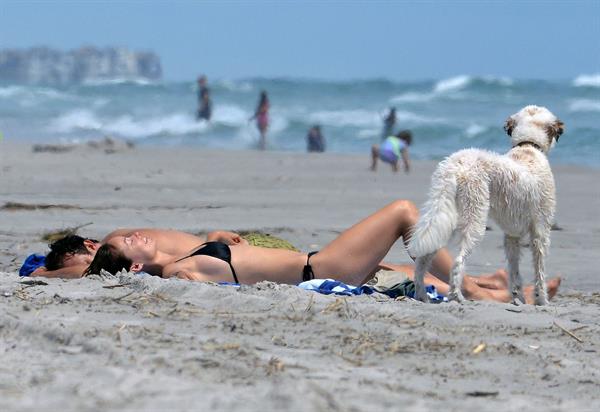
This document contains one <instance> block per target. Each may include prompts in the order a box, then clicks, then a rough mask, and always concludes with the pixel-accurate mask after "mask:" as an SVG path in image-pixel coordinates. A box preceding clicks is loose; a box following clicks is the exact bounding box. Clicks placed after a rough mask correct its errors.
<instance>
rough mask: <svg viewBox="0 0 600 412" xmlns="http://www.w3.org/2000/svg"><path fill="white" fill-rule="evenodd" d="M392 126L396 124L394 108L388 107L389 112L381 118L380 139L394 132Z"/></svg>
mask: <svg viewBox="0 0 600 412" xmlns="http://www.w3.org/2000/svg"><path fill="white" fill-rule="evenodd" d="M394 126H396V108H395V107H390V111H389V113H388V114H387V116H385V117H384V119H383V131H382V133H381V140H382V141H383V140H385V139H386V138H387V137H388V136H391V135H393V134H394Z"/></svg>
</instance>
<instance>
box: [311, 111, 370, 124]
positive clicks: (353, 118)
mask: <svg viewBox="0 0 600 412" xmlns="http://www.w3.org/2000/svg"><path fill="white" fill-rule="evenodd" d="M308 118H309V120H310V122H311V123H319V124H321V125H326V126H334V127H343V126H354V127H369V126H374V125H378V124H380V123H381V116H380V114H379V113H377V112H373V111H368V110H360V109H357V110H323V111H319V112H315V113H311V114H310V115H309V116H308Z"/></svg>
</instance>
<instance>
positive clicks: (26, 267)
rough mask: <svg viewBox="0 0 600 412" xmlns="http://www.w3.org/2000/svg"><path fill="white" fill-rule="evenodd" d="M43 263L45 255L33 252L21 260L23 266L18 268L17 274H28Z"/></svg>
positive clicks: (44, 262)
mask: <svg viewBox="0 0 600 412" xmlns="http://www.w3.org/2000/svg"><path fill="white" fill-rule="evenodd" d="M45 264H46V256H44V255H38V254H37V253H33V254H31V255H29V256H27V259H25V262H23V266H21V269H19V276H29V275H31V273H32V272H33V271H34V270H36V269H37V268H39V267H40V266H44V265H45Z"/></svg>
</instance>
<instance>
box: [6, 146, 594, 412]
mask: <svg viewBox="0 0 600 412" xmlns="http://www.w3.org/2000/svg"><path fill="white" fill-rule="evenodd" d="M105 149H106V148H105V147H97V148H92V147H88V146H81V147H76V148H74V149H73V150H70V151H67V152H62V153H54V152H45V151H42V152H38V153H34V152H32V148H31V145H25V144H22V145H19V144H14V143H11V142H9V141H6V140H5V141H0V305H1V309H0V319H1V323H0V353H2V362H1V364H0V396H1V398H2V406H1V408H2V410H6V411H8V410H11V411H12V410H32V411H33V410H40V409H42V410H59V409H60V410H78V411H81V410H162V409H168V410H189V409H194V410H223V411H229V410H245V411H246V410H247V411H264V410H288V411H321V410H323V411H325V410H327V411H331V410H340V411H377V410H398V409H406V410H433V409H441V408H444V409H448V410H467V411H471V410H472V411H481V410H485V411H487V410H489V411H492V410H498V409H499V408H502V409H503V410H508V411H523V410H553V411H562V410H565V411H567V410H597V409H598V408H599V407H600V356H599V351H600V346H599V345H600V320H599V319H600V318H599V316H598V313H599V310H598V304H600V288H599V287H598V285H599V283H598V274H597V269H596V267H597V266H596V265H597V259H598V257H599V254H598V251H599V250H600V236H599V234H600V220H598V210H600V195H599V190H598V188H599V184H598V181H599V180H600V170H597V169H589V168H582V167H576V166H565V165H554V166H553V171H554V175H555V179H556V183H557V196H558V202H557V215H556V223H557V225H558V226H559V227H560V228H561V229H562V230H557V231H553V232H552V245H551V248H550V253H549V256H548V258H547V261H546V267H547V270H548V273H549V274H550V275H556V274H560V275H562V276H563V283H562V286H561V290H560V292H559V294H558V296H557V297H556V298H555V299H553V300H552V301H551V305H549V306H547V307H534V306H530V305H525V306H519V307H517V306H514V305H511V304H500V303H492V302H470V303H468V304H465V305H458V304H455V303H451V304H439V305H434V304H423V303H420V302H416V301H413V300H411V299H403V300H392V299H389V298H387V297H385V296H383V295H377V294H375V295H370V296H357V297H348V298H346V297H344V298H342V297H339V296H324V295H319V294H316V293H314V292H307V291H304V290H301V289H300V288H298V287H295V286H288V285H277V284H274V283H269V282H263V283H259V284H257V285H253V286H242V287H240V288H235V287H227V286H218V285H214V284H205V283H193V282H188V281H183V280H164V279H159V278H153V277H149V276H139V275H133V274H125V275H121V276H119V277H111V278H100V277H98V276H92V277H89V278H84V279H77V280H61V279H43V278H19V276H18V274H17V272H18V268H19V267H20V264H21V263H22V261H23V260H24V258H25V257H26V256H27V255H29V254H30V253H34V252H38V253H45V252H46V244H45V242H44V241H42V240H41V237H42V236H43V235H44V234H45V233H47V232H50V231H56V230H59V229H64V228H68V227H74V226H79V225H85V227H83V228H82V229H80V231H79V233H80V234H84V235H85V236H88V237H95V238H99V239H101V238H102V237H103V236H104V235H105V234H107V233H108V232H110V231H111V230H113V229H115V228H117V227H160V228H173V229H180V230H185V231H189V232H191V233H206V232H208V231H211V230H216V229H227V230H233V231H241V230H261V231H264V232H268V233H271V234H273V235H276V236H279V237H282V238H284V239H286V240H288V241H290V242H291V243H293V244H294V245H296V246H297V247H298V248H300V249H301V250H303V251H309V250H314V249H319V248H321V247H323V245H325V244H327V242H329V241H330V240H332V239H333V238H334V237H335V236H336V235H337V234H339V233H340V232H341V231H342V230H343V229H345V228H347V227H349V226H350V225H352V224H354V223H356V222H357V221H359V220H360V219H362V218H364V217H366V216H367V215H368V214H370V213H372V212H373V211H375V210H377V209H378V208H380V207H382V206H384V205H385V204H387V203H389V202H391V201H392V200H395V199H399V198H405V199H410V200H412V201H414V202H415V203H417V204H418V205H421V204H422V203H423V202H424V200H425V198H426V195H427V191H428V187H429V179H430V175H431V173H432V171H433V169H434V167H435V164H436V163H435V162H418V161H417V162H414V165H413V170H412V172H411V174H410V175H405V174H402V173H400V174H393V173H392V172H391V170H390V169H389V167H386V166H387V165H380V170H379V171H378V172H377V173H372V172H370V171H368V165H369V159H368V154H365V156H357V155H342V154H329V153H325V154H316V155H309V154H303V153H291V152H263V153H261V152H253V151H214V150H199V149H189V148H165V147H163V148H150V147H136V148H127V147H121V146H119V147H118V148H116V150H114V151H112V150H109V151H108V152H109V153H107V151H106V150H105ZM556 150H560V147H558V148H557V149H556ZM490 227H491V229H492V230H491V231H488V232H487V234H486V236H485V238H484V240H483V242H482V243H481V244H480V246H479V247H478V248H477V249H476V250H475V252H474V254H473V256H472V257H471V258H470V259H469V261H468V272H469V273H472V274H480V273H489V272H493V271H494V270H495V269H497V268H500V267H503V266H504V252H503V248H502V233H501V231H500V230H499V229H498V227H497V226H495V224H494V223H490ZM386 260H387V261H390V262H394V263H406V262H409V261H410V259H409V257H408V255H407V254H406V252H405V251H404V248H403V247H402V245H401V244H398V245H397V246H395V247H394V248H393V249H392V250H391V251H390V253H389V255H388V257H387V259H386ZM522 262H523V263H522V267H521V269H522V272H523V273H524V277H525V279H526V281H527V282H528V283H529V282H531V280H532V267H531V259H530V256H529V253H528V250H524V257H523V259H522ZM32 281H33V282H32ZM39 281H42V282H41V283H40V282H39ZM27 282H29V283H27Z"/></svg>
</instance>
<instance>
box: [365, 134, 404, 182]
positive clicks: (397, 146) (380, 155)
mask: <svg viewBox="0 0 600 412" xmlns="http://www.w3.org/2000/svg"><path fill="white" fill-rule="evenodd" d="M411 143H412V133H411V132H410V131H408V130H403V131H401V132H399V133H398V134H397V135H395V136H388V137H386V139H385V140H384V141H383V142H382V143H381V145H376V144H375V145H373V147H371V158H372V163H371V170H372V171H376V170H377V160H378V159H381V160H383V161H384V162H386V163H389V164H390V165H392V170H393V171H394V172H397V171H398V159H400V157H402V161H403V162H404V171H405V172H406V173H408V172H409V171H410V159H409V157H408V146H410V144H411Z"/></svg>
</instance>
